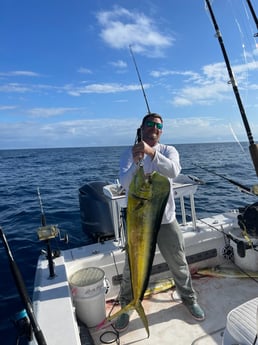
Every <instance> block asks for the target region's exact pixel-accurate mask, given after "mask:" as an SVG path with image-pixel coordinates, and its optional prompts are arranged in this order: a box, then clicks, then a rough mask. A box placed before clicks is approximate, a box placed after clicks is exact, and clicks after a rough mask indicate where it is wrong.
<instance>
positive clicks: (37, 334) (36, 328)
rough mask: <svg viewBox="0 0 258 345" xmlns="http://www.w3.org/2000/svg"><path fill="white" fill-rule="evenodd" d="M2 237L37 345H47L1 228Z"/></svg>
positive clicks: (0, 234)
mask: <svg viewBox="0 0 258 345" xmlns="http://www.w3.org/2000/svg"><path fill="white" fill-rule="evenodd" d="M0 236H1V238H2V241H3V244H4V247H5V249H6V253H7V255H8V259H9V264H10V268H11V271H12V274H13V277H14V280H15V283H16V286H17V289H18V291H19V294H20V297H21V299H22V301H23V303H24V306H25V309H26V311H27V314H28V317H29V319H30V323H31V326H32V329H33V332H34V335H35V338H36V340H37V343H38V345H47V343H46V340H45V338H44V335H43V333H42V331H41V329H40V327H39V325H38V323H37V320H36V317H35V315H34V312H33V308H32V303H31V300H30V298H29V295H28V293H27V290H26V287H25V284H24V281H23V279H22V275H21V272H20V270H19V268H18V266H17V264H16V262H15V261H14V258H13V255H12V252H11V250H10V248H9V245H8V242H7V239H6V237H5V234H4V232H3V230H2V228H1V227H0Z"/></svg>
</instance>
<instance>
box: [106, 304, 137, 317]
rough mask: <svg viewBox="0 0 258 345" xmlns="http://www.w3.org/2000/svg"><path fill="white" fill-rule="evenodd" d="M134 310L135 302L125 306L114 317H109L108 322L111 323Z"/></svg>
mask: <svg viewBox="0 0 258 345" xmlns="http://www.w3.org/2000/svg"><path fill="white" fill-rule="evenodd" d="M132 309H135V306H134V302H133V301H132V302H130V303H129V304H127V305H126V306H124V307H123V308H122V309H120V310H119V311H118V312H116V313H115V314H113V315H109V316H108V317H107V320H108V321H111V320H113V319H115V318H117V317H119V316H120V315H122V314H124V313H127V312H128V311H130V310H132Z"/></svg>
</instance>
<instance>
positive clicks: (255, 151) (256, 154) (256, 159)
mask: <svg viewBox="0 0 258 345" xmlns="http://www.w3.org/2000/svg"><path fill="white" fill-rule="evenodd" d="M205 2H206V5H207V7H208V10H209V12H210V16H211V19H212V22H213V25H214V28H215V31H216V37H217V38H218V41H219V44H220V47H221V50H222V54H223V57H224V60H225V63H226V66H227V70H228V74H229V78H230V84H232V87H233V91H234V94H235V97H236V100H237V104H238V107H239V110H240V113H241V116H242V120H243V123H244V126H245V130H246V134H247V137H248V140H249V144H250V145H249V151H250V154H251V157H252V160H253V164H254V168H255V171H256V175H257V176H258V145H257V144H255V143H254V139H253V135H252V132H251V129H250V126H249V123H248V120H247V117H246V113H245V109H244V106H243V103H242V100H241V97H240V94H239V91H238V87H237V83H236V80H235V77H234V74H233V72H232V69H231V66H230V62H229V59H228V55H227V52H226V49H225V46H224V42H223V38H222V35H221V32H220V29H219V26H218V24H217V21H216V19H215V16H214V13H213V10H212V8H211V4H210V0H205Z"/></svg>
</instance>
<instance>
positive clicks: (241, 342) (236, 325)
mask: <svg viewBox="0 0 258 345" xmlns="http://www.w3.org/2000/svg"><path fill="white" fill-rule="evenodd" d="M257 307H258V297H257V298H254V299H251V300H250V301H247V302H245V303H243V304H241V305H240V306H238V307H236V308H234V309H233V310H231V311H230V312H229V313H228V315H227V324H226V329H225V332H224V335H223V341H222V345H233V344H238V345H252V344H254V340H255V337H256V334H257Z"/></svg>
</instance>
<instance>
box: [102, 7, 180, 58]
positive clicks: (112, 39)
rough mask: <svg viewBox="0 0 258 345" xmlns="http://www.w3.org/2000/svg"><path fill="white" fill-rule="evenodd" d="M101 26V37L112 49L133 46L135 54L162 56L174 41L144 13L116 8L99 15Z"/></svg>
mask: <svg viewBox="0 0 258 345" xmlns="http://www.w3.org/2000/svg"><path fill="white" fill-rule="evenodd" d="M97 19H98V21H99V24H100V25H101V27H102V29H101V33H100V36H101V38H102V39H103V41H104V42H105V43H106V44H108V45H109V46H110V47H112V48H116V49H128V47H129V46H130V45H132V46H133V49H134V51H135V52H138V53H142V54H145V55H148V50H149V48H151V55H152V56H153V57H155V56H162V55H163V53H164V49H166V48H168V47H170V46H171V45H172V44H173V42H174V39H173V37H172V36H170V35H168V34H164V33H162V32H160V31H159V29H158V28H157V27H156V24H155V23H154V21H153V20H152V19H151V18H149V17H147V16H146V15H145V14H143V13H139V12H136V11H131V12H130V11H129V10H127V9H125V8H122V7H115V8H114V9H113V11H102V12H99V13H98V14H97Z"/></svg>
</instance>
